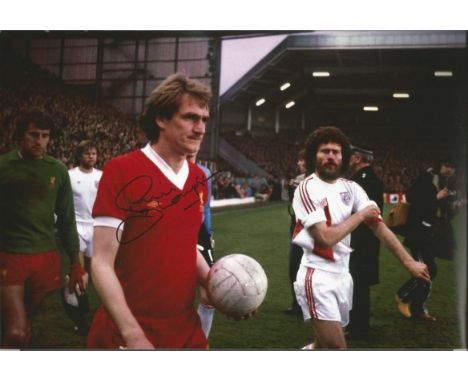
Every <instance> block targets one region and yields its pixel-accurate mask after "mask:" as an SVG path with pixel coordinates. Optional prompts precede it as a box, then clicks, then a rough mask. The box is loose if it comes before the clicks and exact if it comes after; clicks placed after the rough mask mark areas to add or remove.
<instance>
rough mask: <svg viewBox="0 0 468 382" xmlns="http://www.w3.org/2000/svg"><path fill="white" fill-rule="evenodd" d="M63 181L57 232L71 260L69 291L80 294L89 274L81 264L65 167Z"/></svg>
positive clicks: (60, 191) (56, 207) (57, 203)
mask: <svg viewBox="0 0 468 382" xmlns="http://www.w3.org/2000/svg"><path fill="white" fill-rule="evenodd" d="M62 171H63V181H62V183H61V185H60V188H59V189H58V191H57V200H56V204H55V211H54V212H55V214H56V215H57V222H56V226H57V231H58V235H59V237H60V241H61V243H62V245H63V248H64V251H65V253H66V254H67V255H68V257H69V259H70V281H69V289H70V292H71V291H73V290H74V291H76V293H77V294H80V293H81V291H84V290H85V289H86V285H87V273H86V271H85V270H84V268H83V266H82V265H81V264H80V259H79V256H78V252H79V250H80V244H79V239H78V232H77V230H76V221H75V207H74V205H73V192H72V188H71V182H70V176H69V175H68V171H67V170H66V169H65V166H63V169H62Z"/></svg>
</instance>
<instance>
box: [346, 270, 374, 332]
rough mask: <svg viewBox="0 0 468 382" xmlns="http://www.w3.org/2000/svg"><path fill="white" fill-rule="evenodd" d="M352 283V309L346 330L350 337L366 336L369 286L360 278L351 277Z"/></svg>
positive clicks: (368, 316) (367, 330) (368, 315)
mask: <svg viewBox="0 0 468 382" xmlns="http://www.w3.org/2000/svg"><path fill="white" fill-rule="evenodd" d="M353 283H354V287H353V308H352V309H351V311H350V314H349V325H348V326H347V328H346V329H347V331H348V333H349V335H350V336H356V337H360V336H366V335H367V334H368V332H369V321H370V320H369V318H370V287H371V286H370V285H369V282H368V281H367V280H362V278H360V277H353Z"/></svg>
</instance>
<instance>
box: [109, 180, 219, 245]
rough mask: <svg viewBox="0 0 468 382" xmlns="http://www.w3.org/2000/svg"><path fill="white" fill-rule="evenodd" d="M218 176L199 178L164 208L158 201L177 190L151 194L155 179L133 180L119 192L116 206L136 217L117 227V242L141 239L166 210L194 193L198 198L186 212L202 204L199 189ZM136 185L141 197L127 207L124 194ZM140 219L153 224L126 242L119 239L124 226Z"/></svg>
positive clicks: (130, 217)
mask: <svg viewBox="0 0 468 382" xmlns="http://www.w3.org/2000/svg"><path fill="white" fill-rule="evenodd" d="M217 174H218V172H215V173H213V174H212V175H211V176H210V177H208V178H205V177H203V178H200V177H198V176H197V177H196V178H195V183H194V184H193V185H192V186H190V188H189V189H188V190H186V191H184V192H181V193H179V194H177V195H174V197H173V198H172V199H171V200H170V202H169V203H167V204H165V205H164V206H161V205H160V204H159V203H158V202H157V201H158V200H161V198H163V197H168V196H170V195H171V194H172V193H174V192H177V189H176V188H174V187H170V188H169V189H168V190H166V191H164V192H161V193H160V194H149V192H150V190H151V189H152V187H153V179H152V178H151V177H150V176H149V175H140V176H137V177H135V178H133V179H131V180H130V181H129V182H128V183H126V184H125V185H124V186H123V187H122V188H121V189H120V190H119V192H118V193H117V195H116V196H115V205H116V207H117V208H118V209H119V210H121V211H125V212H131V213H134V215H132V216H129V217H127V218H126V219H125V220H123V221H122V222H121V223H120V224H119V226H118V227H117V230H116V232H115V236H116V238H117V241H118V242H119V243H120V244H129V243H131V242H132V241H135V240H137V239H139V238H140V237H142V236H143V235H145V234H146V233H148V232H149V231H150V230H151V229H152V228H154V226H155V225H156V224H157V223H158V222H159V221H160V220H161V219H162V218H163V216H164V211H165V210H167V209H169V208H171V207H173V206H175V205H176V204H177V203H179V202H181V201H182V200H185V199H186V197H187V196H188V195H190V194H192V193H193V195H195V196H196V198H194V200H193V201H192V200H190V201H189V204H187V205H186V206H184V207H183V209H184V211H186V210H188V209H189V208H190V207H192V206H193V205H194V204H196V203H199V202H200V198H199V194H198V189H199V187H200V186H203V185H205V184H206V182H207V181H208V180H209V179H211V178H213V177H214V176H215V175H217ZM135 184H137V185H138V186H139V188H141V191H140V192H141V195H138V196H137V198H136V200H134V201H132V202H131V203H130V204H129V206H128V207H126V204H127V203H125V199H124V195H125V194H124V192H125V190H126V189H127V188H128V187H130V186H132V185H135ZM152 202H154V205H151V203H152ZM138 219H145V220H148V219H149V220H150V221H152V222H151V224H150V225H149V226H148V227H145V229H144V231H142V232H139V233H138V234H136V235H135V236H133V237H130V238H126V240H123V239H122V238H119V235H118V232H119V229H120V227H121V226H122V224H125V223H128V222H130V221H134V220H138Z"/></svg>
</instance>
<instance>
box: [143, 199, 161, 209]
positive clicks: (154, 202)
mask: <svg viewBox="0 0 468 382" xmlns="http://www.w3.org/2000/svg"><path fill="white" fill-rule="evenodd" d="M146 207H148V208H149V209H151V210H156V209H158V208H159V207H161V203H160V202H158V201H157V200H155V199H153V200H150V201H149V202H148V203H146Z"/></svg>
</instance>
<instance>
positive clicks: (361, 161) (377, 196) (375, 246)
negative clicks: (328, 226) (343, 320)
mask: <svg viewBox="0 0 468 382" xmlns="http://www.w3.org/2000/svg"><path fill="white" fill-rule="evenodd" d="M373 159H374V152H373V151H372V150H371V149H370V148H367V147H364V146H351V157H350V160H349V170H350V173H351V180H353V181H354V182H356V183H358V184H359V185H360V186H361V187H362V188H363V189H364V191H366V193H367V195H368V196H369V199H371V200H373V201H375V202H376V203H377V205H378V206H379V208H380V210H381V211H382V209H383V185H382V182H381V180H380V179H379V178H378V177H377V175H375V172H374V169H373V167H372V165H371V163H372V161H373ZM351 248H353V249H354V251H353V252H352V253H351V257H350V260H349V271H350V273H351V276H352V277H353V281H354V288H353V308H352V310H351V312H350V322H349V325H348V327H347V329H346V332H347V336H348V338H349V339H365V338H366V337H367V335H368V334H369V316H370V287H371V286H372V285H375V284H378V282H379V248H380V241H379V240H378V239H377V238H376V237H375V235H374V234H373V232H372V231H371V230H370V229H369V227H367V225H366V224H361V225H360V226H359V227H358V228H357V229H356V230H355V231H354V232H353V233H352V234H351Z"/></svg>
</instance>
